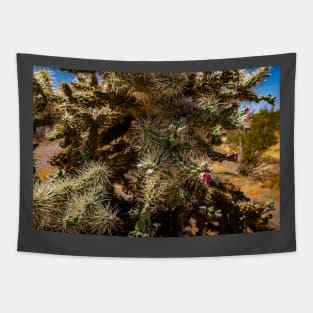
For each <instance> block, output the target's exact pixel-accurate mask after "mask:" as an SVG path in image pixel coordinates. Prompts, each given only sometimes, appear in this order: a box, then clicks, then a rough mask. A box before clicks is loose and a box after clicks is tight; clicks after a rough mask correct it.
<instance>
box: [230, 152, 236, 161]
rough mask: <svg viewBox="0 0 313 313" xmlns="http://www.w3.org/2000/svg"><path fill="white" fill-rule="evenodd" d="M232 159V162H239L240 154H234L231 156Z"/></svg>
mask: <svg viewBox="0 0 313 313" xmlns="http://www.w3.org/2000/svg"><path fill="white" fill-rule="evenodd" d="M230 158H231V160H232V161H234V162H237V161H238V153H232V154H231V155H230Z"/></svg>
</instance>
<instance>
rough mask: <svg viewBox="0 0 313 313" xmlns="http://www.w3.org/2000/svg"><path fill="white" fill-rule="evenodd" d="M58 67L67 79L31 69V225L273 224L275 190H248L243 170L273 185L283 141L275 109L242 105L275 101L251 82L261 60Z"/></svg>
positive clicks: (223, 227)
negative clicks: (207, 65)
mask: <svg viewBox="0 0 313 313" xmlns="http://www.w3.org/2000/svg"><path fill="white" fill-rule="evenodd" d="M61 70H62V71H64V73H71V74H72V75H73V76H74V79H73V80H72V81H70V82H65V81H64V82H61V83H60V84H59V85H58V86H56V85H55V84H54V78H53V76H54V72H53V69H50V68H37V69H35V70H34V77H33V108H34V109H33V121H34V122H33V125H34V136H33V145H34V187H33V204H34V227H35V228H36V229H38V230H46V231H57V232H69V233H79V234H97V235H117V236H133V237H153V236H165V237H166V236H206V235H220V234H231V233H250V232H256V231H265V230H272V229H275V227H273V225H272V224H271V219H272V217H273V214H274V213H273V212H272V211H274V210H275V209H276V211H277V210H279V206H278V203H277V196H276V197H272V196H271V194H268V193H267V194H266V193H265V194H266V196H265V199H264V197H263V198H261V199H260V200H261V201H256V199H253V198H251V197H249V196H247V195H246V194H245V193H244V192H243V190H242V188H241V182H240V181H239V180H240V179H242V180H244V179H246V178H247V177H249V179H254V180H255V181H256V182H260V184H261V185H260V186H261V187H260V188H261V189H262V188H263V187H264V188H267V190H271V189H273V190H274V189H275V188H276V191H277V192H276V194H277V193H278V194H279V188H278V187H277V186H278V185H279V146H278V154H277V153H276V154H275V156H273V155H272V156H270V155H269V154H270V152H269V151H270V149H272V148H273V147H275V145H276V146H277V145H278V144H279V112H278V111H266V110H263V111H262V110H261V111H260V112H256V113H255V114H254V113H253V112H251V110H250V108H249V106H248V105H246V104H247V103H249V102H253V103H259V102H261V101H266V102H267V103H269V104H270V105H271V106H274V105H275V97H273V96H271V95H259V94H258V93H257V92H256V87H257V86H258V84H260V83H262V82H263V81H264V80H266V79H267V78H268V77H269V75H270V73H269V70H270V68H269V67H261V68H257V69H254V70H253V71H248V70H244V69H241V70H223V71H207V72H197V73H117V72H94V71H87V70H77V69H61ZM243 103H245V105H244V104H243ZM270 164H272V165H273V164H274V165H273V166H274V167H275V168H274V170H272V169H273V166H272V168H271V171H269V170H268V166H271V165H270ZM262 169H263V170H262ZM226 171H227V172H228V174H225V172H226ZM269 173H270V174H271V175H272V176H270V177H271V179H270V180H269V179H268V177H267V174H269ZM270 174H269V175H270ZM245 177H246V178H245ZM269 181H270V182H269ZM250 182H251V181H250ZM266 183H267V184H269V185H268V186H265V185H266ZM262 190H263V189H262ZM265 194H264V195H265ZM273 198H276V202H275V201H273V200H274V199H273ZM276 228H277V227H276Z"/></svg>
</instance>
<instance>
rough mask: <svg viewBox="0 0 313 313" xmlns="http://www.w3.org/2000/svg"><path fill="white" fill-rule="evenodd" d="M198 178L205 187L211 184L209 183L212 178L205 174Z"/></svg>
mask: <svg viewBox="0 0 313 313" xmlns="http://www.w3.org/2000/svg"><path fill="white" fill-rule="evenodd" d="M200 178H201V182H202V184H203V185H207V186H209V185H210V184H211V181H212V180H213V177H212V176H211V175H210V174H209V173H207V172H203V173H201V174H200Z"/></svg>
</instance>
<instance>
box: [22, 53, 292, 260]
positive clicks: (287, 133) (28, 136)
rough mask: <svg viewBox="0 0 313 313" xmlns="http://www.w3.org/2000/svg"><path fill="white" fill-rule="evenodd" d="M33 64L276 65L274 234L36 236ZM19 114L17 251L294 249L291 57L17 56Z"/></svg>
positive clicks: (187, 253)
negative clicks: (278, 133)
mask: <svg viewBox="0 0 313 313" xmlns="http://www.w3.org/2000/svg"><path fill="white" fill-rule="evenodd" d="M34 65H42V66H54V67H64V68H77V69H89V70H98V71H100V70H110V71H120V72H188V71H193V72H195V71H205V70H219V69H221V70H222V69H229V68H247V67H258V66H266V65H279V66H280V78H281V85H280V110H281V151H280V153H281V163H280V171H281V172H280V174H281V184H280V197H281V200H280V210H281V214H280V215H281V221H280V222H281V226H280V230H279V231H266V232H258V233H253V234H232V235H220V236H216V237H183V238H177V237H168V238H128V237H110V236H95V235H73V234H66V233H54V232H47V231H37V230H34V229H33V227H32V223H33V222H32V211H33V200H32V192H33V191H32V188H33V182H32V176H33V173H32V152H33V145H32V132H33V125H32V124H33V120H32V107H33V105H32V83H33V82H32V72H33V66H34ZM17 69H18V86H19V110H20V216H19V235H18V248H17V249H18V251H27V252H41V253H54V254H66V255H84V256H108V257H206V256H226V255H243V254H259V253H274V252H288V251H295V250H296V237H295V199H294V150H293V149H294V148H293V142H294V85H295V69H296V54H295V53H289V54H280V55H269V56H258V57H247V58H236V59H220V60H204V61H164V62H163V61H161V62H145V61H143V62H141V61H100V60H87V59H74V58H62V57H52V56H40V55H31V54H17Z"/></svg>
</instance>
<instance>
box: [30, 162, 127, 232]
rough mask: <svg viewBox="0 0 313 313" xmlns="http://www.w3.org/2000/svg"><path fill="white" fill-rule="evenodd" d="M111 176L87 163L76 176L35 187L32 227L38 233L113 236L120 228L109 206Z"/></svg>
mask: <svg viewBox="0 0 313 313" xmlns="http://www.w3.org/2000/svg"><path fill="white" fill-rule="evenodd" d="M110 179H111V172H110V170H109V169H108V168H107V166H105V165H104V164H97V163H90V164H88V165H85V166H84V167H83V168H81V169H80V170H79V171H78V173H77V174H76V175H75V176H72V177H68V178H62V177H61V178H55V179H54V180H52V181H48V182H39V181H37V182H36V183H35V184H34V191H33V203H34V227H35V228H36V229H39V230H50V231H64V232H73V233H97V234H112V232H114V231H115V230H117V229H118V228H119V225H120V222H121V221H120V218H119V217H118V211H117V210H116V209H114V208H113V207H112V205H111V201H110V200H111V192H112V186H111V181H110Z"/></svg>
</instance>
